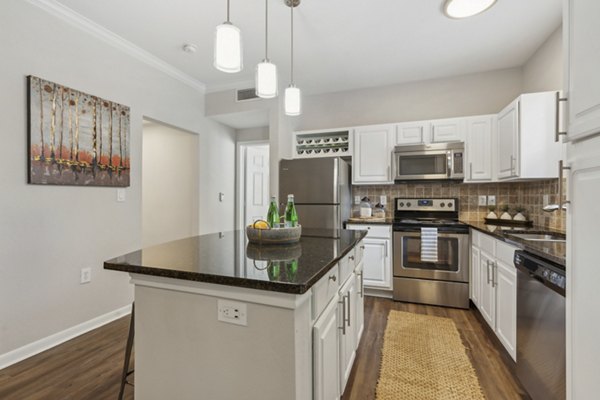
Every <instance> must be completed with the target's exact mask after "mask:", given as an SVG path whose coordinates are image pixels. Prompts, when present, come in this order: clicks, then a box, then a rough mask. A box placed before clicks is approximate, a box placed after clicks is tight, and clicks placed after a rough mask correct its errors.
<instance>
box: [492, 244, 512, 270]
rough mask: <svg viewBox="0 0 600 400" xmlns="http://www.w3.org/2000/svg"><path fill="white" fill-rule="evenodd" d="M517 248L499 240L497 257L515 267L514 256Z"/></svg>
mask: <svg viewBox="0 0 600 400" xmlns="http://www.w3.org/2000/svg"><path fill="white" fill-rule="evenodd" d="M516 249H517V248H516V247H514V246H511V245H509V244H506V243H504V242H501V241H499V240H498V243H496V259H498V260H500V261H502V262H503V263H504V264H506V265H509V266H511V267H514V265H515V264H514V259H513V257H514V255H515V250H516Z"/></svg>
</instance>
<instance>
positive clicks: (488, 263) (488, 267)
mask: <svg viewBox="0 0 600 400" xmlns="http://www.w3.org/2000/svg"><path fill="white" fill-rule="evenodd" d="M485 264H486V268H485V270H486V272H487V283H488V284H489V283H490V260H485Z"/></svg>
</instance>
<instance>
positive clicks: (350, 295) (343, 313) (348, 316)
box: [338, 277, 356, 393]
mask: <svg viewBox="0 0 600 400" xmlns="http://www.w3.org/2000/svg"><path fill="white" fill-rule="evenodd" d="M340 296H341V300H340V301H342V305H341V307H339V309H340V313H339V316H340V320H339V321H340V325H342V324H344V329H341V330H340V331H339V332H338V335H339V345H340V382H339V383H340V393H344V389H345V388H346V383H347V382H348V378H349V377H350V372H352V364H354V358H355V357H356V346H355V344H354V338H355V332H354V324H355V323H356V321H354V320H353V314H356V312H355V308H356V303H355V302H354V300H355V299H356V281H355V279H354V278H353V277H351V278H350V279H348V281H347V282H346V284H345V285H344V286H343V287H342V288H341V289H340Z"/></svg>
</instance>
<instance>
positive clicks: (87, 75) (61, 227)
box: [0, 0, 235, 355]
mask: <svg viewBox="0 0 600 400" xmlns="http://www.w3.org/2000/svg"><path fill="white" fill-rule="evenodd" d="M0 48H1V49H2V62H1V63H0V87H1V88H2V90H1V91H0V109H1V110H2V116H3V117H2V118H0V132H2V157H0V187H1V188H2V194H3V196H1V197H0V210H1V211H0V277H1V278H0V355H2V354H4V353H6V352H8V351H10V350H13V349H16V348H19V347H21V346H24V345H26V344H29V343H31V342H33V341H36V340H38V339H41V338H44V337H47V336H49V335H51V334H54V333H57V332H60V331H62V330H65V329H67V328H69V327H72V326H75V325H77V324H80V323H82V322H84V321H88V320H90V319H92V318H95V317H97V316H99V315H103V314H105V313H108V312H110V311H112V310H115V309H118V308H120V307H123V306H125V305H127V304H129V303H130V302H131V301H132V289H131V287H130V285H129V283H128V281H129V278H128V277H127V276H126V274H123V273H118V272H111V271H105V270H103V268H102V262H103V261H104V260H106V259H108V258H111V257H114V256H117V255H120V254H123V253H126V252H129V251H132V250H134V249H136V248H139V247H140V245H141V214H142V211H141V210H142V206H141V199H142V190H141V173H142V163H141V158H142V119H143V117H144V116H149V117H151V118H152V119H155V120H158V121H164V122H165V123H168V124H171V125H173V126H178V127H181V128H183V129H186V130H188V131H190V132H195V133H197V134H198V135H199V139H200V154H199V159H200V166H199V168H200V171H201V176H200V188H201V196H200V200H199V202H200V215H199V219H200V228H199V230H200V231H201V232H208V231H217V230H226V229H227V230H228V229H231V228H232V227H233V215H234V213H233V210H234V206H233V199H234V195H233V194H234V165H235V157H234V154H235V132H234V131H233V130H232V129H229V128H225V127H224V126H222V125H221V124H218V123H215V122H213V121H211V120H208V119H206V118H205V117H204V116H203V113H202V110H203V109H204V94H203V93H200V92H198V91H197V90H195V89H192V88H190V87H189V86H186V85H184V84H183V83H181V82H179V81H177V80H175V79H173V78H170V77H168V76H167V75H165V74H164V73H162V72H159V71H157V70H156V69H154V68H152V67H149V66H148V65H147V64H144V63H142V62H140V61H138V60H137V59H134V58H131V57H130V56H128V55H127V54H126V53H124V52H122V51H120V50H117V49H115V48H114V47H112V46H110V45H108V44H106V43H105V42H104V41H101V40H99V39H97V38H96V37H94V36H92V35H89V34H87V33H85V32H83V31H82V30H79V29H77V28H75V27H73V26H72V25H69V24H67V23H65V22H63V21H61V20H59V19H58V18H56V17H54V16H51V15H50V14H48V13H46V12H44V11H42V10H41V9H39V8H37V7H35V6H33V5H32V4H31V3H28V2H25V1H22V0H4V1H2V2H0ZM29 74H33V75H37V76H40V77H42V78H45V79H48V80H51V81H55V82H57V83H61V84H64V85H67V86H69V87H72V88H74V89H78V90H81V91H85V92H87V93H92V94H94V95H98V96H100V97H104V98H108V99H110V100H113V101H116V102H119V103H122V104H125V105H128V106H130V107H131V160H132V170H131V174H132V175H131V187H129V188H127V190H126V194H127V201H126V202H124V203H117V202H116V201H115V198H116V190H115V189H114V188H94V187H67V186H54V187H52V186H39V185H28V184H27V183H26V182H27V170H26V168H27V159H26V158H27V149H26V146H27V140H26V127H27V123H26V117H27V102H26V76H27V75H29ZM220 191H222V192H224V193H225V194H226V196H225V199H226V201H225V203H219V202H218V192H220ZM83 267H91V268H92V282H91V283H89V284H86V285H80V284H79V274H80V269H81V268H83Z"/></svg>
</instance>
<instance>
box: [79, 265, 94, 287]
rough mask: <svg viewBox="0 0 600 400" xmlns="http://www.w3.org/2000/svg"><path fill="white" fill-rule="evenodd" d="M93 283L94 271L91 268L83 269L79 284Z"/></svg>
mask: <svg viewBox="0 0 600 400" xmlns="http://www.w3.org/2000/svg"><path fill="white" fill-rule="evenodd" d="M91 281H92V269H91V268H81V272H80V276H79V283H81V284H83V283H90V282H91Z"/></svg>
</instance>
